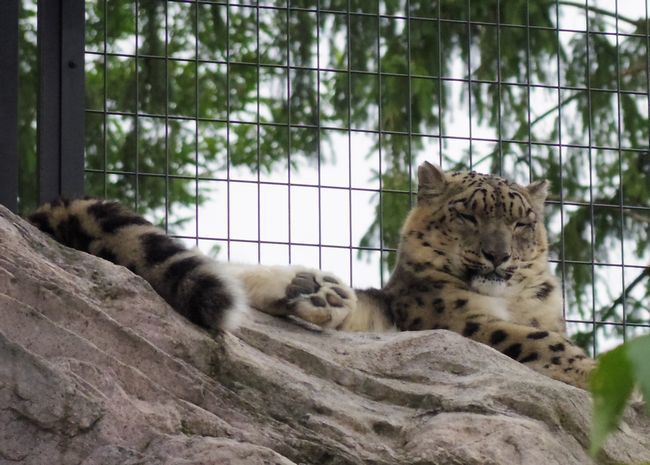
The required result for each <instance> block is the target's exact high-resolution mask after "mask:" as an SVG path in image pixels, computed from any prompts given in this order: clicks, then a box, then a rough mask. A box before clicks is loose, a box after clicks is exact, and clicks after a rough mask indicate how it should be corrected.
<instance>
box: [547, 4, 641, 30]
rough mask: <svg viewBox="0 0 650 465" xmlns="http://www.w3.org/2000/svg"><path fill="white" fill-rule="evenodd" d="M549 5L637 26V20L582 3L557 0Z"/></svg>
mask: <svg viewBox="0 0 650 465" xmlns="http://www.w3.org/2000/svg"><path fill="white" fill-rule="evenodd" d="M550 3H552V4H556V3H557V4H558V5H565V6H572V7H575V8H580V9H582V10H589V11H591V12H592V13H596V14H599V15H603V16H610V17H612V18H618V19H619V20H621V21H623V22H626V23H629V24H633V25H634V26H637V25H638V20H637V21H634V20H633V19H632V18H628V17H626V16H621V15H617V14H616V13H615V12H613V11H609V10H604V9H602V8H598V7H597V6H591V5H589V6H587V5H585V4H584V3H578V2H570V1H567V0H559V1H557V2H550Z"/></svg>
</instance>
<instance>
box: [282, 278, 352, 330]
mask: <svg viewBox="0 0 650 465" xmlns="http://www.w3.org/2000/svg"><path fill="white" fill-rule="evenodd" d="M285 299H286V301H287V305H288V307H289V309H290V311H291V313H292V314H294V315H295V316H297V317H299V318H301V319H303V320H305V321H308V322H310V323H313V324H315V325H318V326H321V327H324V328H336V327H338V326H339V325H340V324H341V323H342V322H343V321H344V320H345V319H346V318H347V316H348V315H349V314H350V312H351V311H352V310H354V307H355V305H356V296H355V294H354V291H353V290H352V289H350V288H349V287H348V286H346V285H345V284H343V283H341V281H340V280H339V279H338V278H336V277H334V276H332V275H329V274H325V273H322V272H320V271H316V270H313V271H301V272H299V273H296V275H295V276H294V277H293V279H292V280H291V282H290V283H289V285H288V286H287V288H286V291H285Z"/></svg>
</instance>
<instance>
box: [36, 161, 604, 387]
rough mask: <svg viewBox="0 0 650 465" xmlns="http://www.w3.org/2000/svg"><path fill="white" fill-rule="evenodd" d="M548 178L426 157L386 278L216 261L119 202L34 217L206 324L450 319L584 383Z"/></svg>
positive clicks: (333, 325)
mask: <svg viewBox="0 0 650 465" xmlns="http://www.w3.org/2000/svg"><path fill="white" fill-rule="evenodd" d="M548 188H549V183H548V182H547V181H537V182H533V183H531V184H529V185H527V186H521V185H519V184H516V183H514V182H512V181H509V180H507V179H504V178H502V177H499V176H494V175H487V174H479V173H476V172H473V171H470V172H445V171H443V170H442V169H441V168H440V167H438V166H436V165H433V164H431V163H428V162H424V163H423V164H422V165H420V166H419V168H418V190H417V200H416V201H415V205H414V207H413V208H412V210H411V211H410V212H409V214H408V215H407V218H406V220H405V222H404V224H403V226H402V229H401V234H400V242H399V245H398V249H397V261H396V265H395V267H394V269H393V271H392V274H391V276H390V278H389V279H388V281H387V283H386V284H385V285H384V286H382V287H380V288H368V289H352V288H351V287H349V286H348V285H347V284H346V283H344V282H343V280H341V279H340V278H338V277H336V276H335V275H333V274H331V273H328V272H324V271H320V270H316V269H310V268H306V267H302V266H297V265H287V266H263V265H242V264H228V263H221V262H216V261H214V260H212V259H209V258H207V257H206V256H204V255H202V254H201V253H200V252H199V251H198V250H188V249H187V248H185V247H184V246H183V245H182V244H181V243H179V242H178V241H176V240H175V239H172V238H170V237H169V236H168V235H166V234H165V233H164V231H162V230H161V229H158V228H156V227H155V226H153V225H152V224H151V223H149V222H148V221H146V220H145V219H144V218H142V217H141V216H139V215H136V214H135V213H132V212H131V211H129V210H128V209H126V208H125V207H124V206H122V205H120V204H119V203H116V202H109V201H104V200H98V199H83V200H72V201H58V202H54V203H50V204H46V205H44V206H42V207H40V208H39V209H38V210H37V211H36V212H35V213H34V214H32V215H31V216H30V220H31V221H32V223H34V224H35V225H36V226H37V227H39V228H40V229H42V230H43V231H45V232H47V233H49V234H50V235H52V236H54V237H55V238H56V239H58V240H59V241H60V242H62V243H64V244H65V245H68V246H71V247H74V248H78V249H81V250H84V251H86V252H89V253H92V254H95V255H98V256H100V257H102V258H105V259H108V260H111V261H113V262H115V263H117V264H120V265H123V266H126V267H128V268H130V269H131V270H132V271H133V272H135V273H137V274H139V275H141V276H143V277H144V278H145V279H147V280H148V281H149V282H150V283H151V285H152V287H153V288H154V289H155V290H156V291H157V292H158V293H159V294H160V295H161V296H163V297H164V298H165V299H166V300H167V301H168V302H169V303H170V305H171V306H172V307H173V308H174V309H176V310H177V311H178V312H179V313H180V314H182V315H184V316H185V317H187V318H188V319H189V320H190V321H192V322H193V323H196V324H198V325H200V326H203V327H205V328H209V329H217V330H220V329H224V328H225V323H224V322H226V321H227V320H228V315H232V314H236V313H238V312H241V311H244V310H243V309H244V308H246V307H247V306H250V307H253V308H255V309H257V310H259V311H262V312H265V313H268V314H271V315H276V316H291V317H293V318H294V319H295V318H297V319H299V320H304V321H306V322H308V323H309V324H311V325H316V326H317V327H319V328H323V329H335V330H342V331H375V332H386V331H419V330H449V331H454V332H456V333H458V334H461V335H463V336H465V337H467V338H470V339H472V340H475V341H478V342H481V343H484V344H487V345H488V346H491V347H492V348H494V349H496V350H498V351H500V352H502V353H503V354H505V355H506V356H508V357H511V358H512V359H514V360H517V361H518V362H520V363H522V364H524V365H526V366H528V367H530V368H532V369H533V370H536V371H538V372H540V373H543V374H545V375H547V376H550V377H551V378H554V379H557V380H560V381H563V382H565V383H568V384H572V385H575V386H578V387H583V388H584V387H586V386H587V384H588V379H589V375H590V374H591V372H592V370H593V368H594V366H595V362H594V360H593V359H591V358H589V357H588V356H587V355H586V353H585V352H584V351H583V350H582V349H581V348H580V347H578V346H577V345H576V344H574V343H573V342H572V341H571V340H570V339H569V338H568V336H567V334H566V328H565V323H564V319H563V312H562V294H561V287H560V286H559V283H558V281H557V279H556V278H555V276H554V275H553V273H552V272H551V269H550V265H549V261H548V243H547V233H546V229H545V227H544V201H545V200H546V196H547V193H548Z"/></svg>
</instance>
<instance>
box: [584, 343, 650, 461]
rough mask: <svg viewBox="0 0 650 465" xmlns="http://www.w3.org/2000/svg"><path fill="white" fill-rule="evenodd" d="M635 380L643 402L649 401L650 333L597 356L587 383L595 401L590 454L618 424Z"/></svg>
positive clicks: (598, 447)
mask: <svg viewBox="0 0 650 465" xmlns="http://www.w3.org/2000/svg"><path fill="white" fill-rule="evenodd" d="M635 383H638V384H639V386H640V387H641V391H642V392H643V396H644V398H645V400H646V402H648V401H650V335H647V336H643V337H640V338H638V339H634V340H632V341H629V342H627V343H626V344H623V345H621V346H619V347H617V348H616V349H614V350H612V351H610V352H607V353H605V354H603V355H602V356H601V357H600V358H599V359H598V367H597V368H596V370H595V371H594V373H593V376H592V378H591V383H590V384H591V386H590V388H591V392H592V395H593V401H594V402H593V425H592V429H591V448H590V453H591V455H592V456H595V455H596V454H597V453H598V451H599V450H600V448H601V447H602V445H603V443H604V441H605V438H606V437H607V435H608V434H609V433H611V432H612V431H614V430H615V429H616V427H617V426H618V424H619V422H620V419H621V415H622V414H623V410H624V408H625V404H626V402H627V399H628V398H629V397H630V394H631V393H632V389H633V388H634V384H635Z"/></svg>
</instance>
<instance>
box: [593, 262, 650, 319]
mask: <svg viewBox="0 0 650 465" xmlns="http://www.w3.org/2000/svg"><path fill="white" fill-rule="evenodd" d="M648 276H650V266H648V267H647V268H645V269H644V270H643V271H642V272H641V273H640V274H639V276H637V277H636V278H634V281H632V282H631V283H630V284H629V285H628V286H627V287H626V288H625V289H624V290H623V292H622V293H621V295H619V296H618V297H617V298H616V299H614V300H613V301H612V304H611V305H610V306H609V307H608V308H607V309H605V310H604V311H601V312H599V313H600V316H599V318H598V319H599V320H600V321H607V319H608V318H610V317H611V316H612V315H613V314H614V311H615V310H616V307H618V306H619V305H622V304H623V302H624V301H625V299H627V296H628V295H629V294H630V292H632V290H633V289H634V288H635V287H636V286H637V285H638V284H639V283H640V282H642V281H643V280H644V279H645V278H647V277H648Z"/></svg>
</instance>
